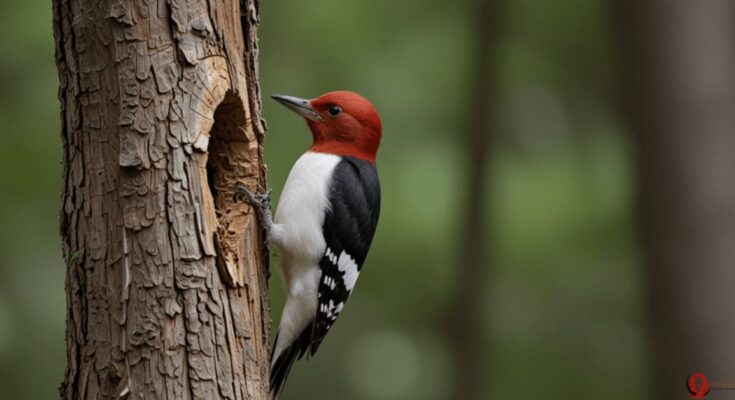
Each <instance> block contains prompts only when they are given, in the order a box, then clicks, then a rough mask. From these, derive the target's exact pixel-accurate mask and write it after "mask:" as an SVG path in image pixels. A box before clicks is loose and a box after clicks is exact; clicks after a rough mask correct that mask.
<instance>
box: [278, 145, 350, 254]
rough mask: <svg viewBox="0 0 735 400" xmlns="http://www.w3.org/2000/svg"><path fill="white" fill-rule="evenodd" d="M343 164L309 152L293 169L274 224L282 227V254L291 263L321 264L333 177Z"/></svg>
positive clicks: (331, 156) (337, 158)
mask: <svg viewBox="0 0 735 400" xmlns="http://www.w3.org/2000/svg"><path fill="white" fill-rule="evenodd" d="M340 160H341V158H340V157H339V156H335V155H332V154H324V153H314V152H307V153H304V155H302V156H301V157H300V158H299V159H298V160H297V161H296V163H295V164H294V166H293V168H291V172H290V173H289V175H288V179H286V185H285V186H284V187H283V192H282V193H281V197H280V199H279V202H278V209H277V210H276V215H275V218H274V222H275V223H276V224H280V225H281V226H282V227H283V240H282V241H281V243H280V247H281V251H282V252H283V253H284V256H286V257H288V258H289V259H291V260H292V261H295V262H299V261H300V262H303V263H307V264H311V263H318V262H319V260H320V259H321V257H322V255H323V254H324V250H325V247H326V244H325V241H324V235H323V233H322V225H323V224H324V215H325V213H326V211H327V209H328V207H329V189H330V183H331V179H332V174H333V172H334V168H335V167H336V166H337V164H338V163H339V162H340Z"/></svg>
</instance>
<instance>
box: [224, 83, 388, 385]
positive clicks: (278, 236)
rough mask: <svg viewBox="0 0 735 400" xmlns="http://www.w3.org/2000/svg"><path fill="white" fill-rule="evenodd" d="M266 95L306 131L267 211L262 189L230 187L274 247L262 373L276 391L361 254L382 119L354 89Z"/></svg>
mask: <svg viewBox="0 0 735 400" xmlns="http://www.w3.org/2000/svg"><path fill="white" fill-rule="evenodd" d="M272 97H273V99H275V100H276V101H278V102H279V103H281V104H282V105H284V106H286V107H287V108H289V109H290V110H292V111H294V112H296V113H297V114H299V115H300V116H302V117H304V119H305V120H306V123H307V124H308V126H309V128H310V130H311V134H312V138H313V143H312V145H311V147H310V148H309V149H308V150H307V151H306V152H305V153H304V154H303V155H302V156H301V157H300V158H299V159H298V160H297V161H296V163H295V164H294V165H293V167H292V168H291V172H290V173H289V175H288V178H287V179H286V184H285V186H284V187H283V191H282V193H281V197H280V200H279V203H278V208H277V210H276V214H275V218H273V217H272V216H271V212H270V207H269V195H258V194H253V193H251V192H249V191H247V189H245V188H244V186H239V188H238V192H239V193H240V194H241V195H243V197H244V198H245V200H246V201H248V202H249V203H250V204H251V205H253V206H254V207H255V209H256V212H257V213H258V217H259V219H260V224H261V225H262V226H263V229H264V231H265V233H266V237H267V241H268V243H269V244H274V245H275V246H276V247H277V248H278V250H280V256H281V263H280V267H281V273H282V276H283V282H284V285H285V290H286V293H287V298H286V304H285V306H284V308H283V312H282V314H281V321H280V324H279V327H278V333H277V334H276V340H275V343H274V345H273V351H272V354H271V373H270V389H271V391H272V392H273V393H274V394H275V395H276V397H278V395H279V394H280V392H281V390H282V389H283V385H284V383H285V381H286V378H287V376H288V373H289V371H290V369H291V366H292V365H293V363H294V361H295V360H297V359H301V358H302V357H303V356H304V355H306V354H308V355H309V356H313V355H314V353H316V351H317V349H318V348H319V345H320V344H321V342H322V340H323V339H324V336H325V335H326V334H327V332H329V330H330V328H331V327H332V325H333V324H334V322H335V320H336V319H337V317H338V316H339V314H340V312H341V311H342V308H343V307H344V305H345V303H346V302H347V299H348V298H349V297H350V294H351V293H352V291H353V290H354V288H355V282H356V281H357V277H358V276H359V274H360V270H361V269H362V266H363V264H364V262H365V258H366V257H367V253H368V250H369V249H370V244H371V243H372V240H373V236H374V235H375V229H376V226H377V224H378V215H379V213H380V182H379V180H378V173H377V169H376V166H375V157H376V154H377V152H378V147H379V146H380V140H381V137H382V127H381V123H380V117H379V116H378V113H377V111H376V110H375V108H374V107H373V105H372V104H371V103H370V102H369V101H368V100H366V99H365V98H363V97H362V96H360V95H358V94H357V93H354V92H348V91H335V92H329V93H326V94H324V95H322V96H319V97H316V98H314V99H310V100H309V99H301V98H298V97H293V96H284V95H274V96H272Z"/></svg>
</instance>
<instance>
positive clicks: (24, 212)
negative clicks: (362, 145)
mask: <svg viewBox="0 0 735 400" xmlns="http://www.w3.org/2000/svg"><path fill="white" fill-rule="evenodd" d="M473 4H474V2H462V1H458V2H446V1H439V0H425V1H419V0H406V1H401V2H396V1H389V0H372V1H368V0H360V1H351V2H344V1H339V0H312V1H308V2H297V1H292V2H279V1H262V2H261V18H262V22H261V27H260V39H261V40H260V48H261V53H260V55H261V57H260V62H261V68H260V71H261V85H262V91H263V93H264V95H267V94H271V93H285V94H292V95H297V96H303V97H313V96H317V95H319V94H321V93H323V92H326V91H329V90H334V89H349V90H354V91H357V92H360V93H362V94H363V95H365V97H367V98H369V99H370V100H371V101H372V102H373V103H374V104H375V105H376V106H377V108H378V110H379V111H380V113H381V116H382V120H383V130H384V139H383V144H382V149H381V152H380V154H379V159H378V165H379V171H380V176H381V180H382V185H383V214H382V216H381V221H380V225H379V228H378V233H377V236H376V240H375V242H374V245H373V250H372V252H371V254H370V257H369V258H368V261H367V265H366V267H365V273H364V274H363V275H362V278H361V282H360V285H359V289H358V290H357V291H356V293H355V295H354V296H353V297H352V300H351V301H350V304H349V306H348V307H347V311H346V312H345V313H343V314H342V317H341V320H340V322H339V323H338V324H337V325H336V326H335V329H333V330H332V333H331V334H330V335H329V339H328V340H326V341H325V343H324V345H323V346H322V347H321V349H320V352H319V354H318V355H317V356H316V357H315V358H313V359H312V360H310V361H308V363H303V362H301V363H299V364H297V365H296V367H295V368H294V370H293V372H292V376H291V378H290V380H289V383H288V385H287V387H286V391H285V394H284V398H285V399H288V398H297V397H300V398H304V399H311V398H314V399H316V398H323V396H322V395H323V393H324V392H323V389H324V385H325V381H328V382H329V383H328V384H329V386H330V388H331V389H332V390H333V396H332V397H331V398H334V399H358V400H360V399H365V400H371V399H375V400H390V399H429V400H430V399H446V398H450V397H451V394H452V393H453V390H452V387H451V385H452V376H453V374H454V371H453V368H454V367H453V364H452V358H453V356H452V354H451V351H452V350H451V347H450V346H449V345H448V339H447V337H446V334H445V333H446V332H445V331H446V330H445V329H444V327H443V325H444V324H445V323H446V321H447V317H446V315H445V314H446V313H447V312H448V310H449V309H450V305H451V304H452V298H453V296H454V293H455V285H456V284H457V276H458V274H457V272H458V270H459V269H460V268H462V267H463V266H462V265H459V263H458V261H457V260H458V259H460V257H461V255H462V253H463V243H462V240H461V238H462V235H461V232H462V230H463V229H464V227H463V223H464V219H463V218H462V215H463V213H464V211H465V210H464V209H463V208H464V206H465V202H466V195H465V193H467V188H466V187H465V185H464V182H465V178H464V177H465V176H466V175H467V169H468V168H469V166H468V164H467V162H466V154H465V152H466V148H467V146H466V145H465V144H464V142H463V141H464V140H465V138H466V136H467V132H466V130H467V129H468V126H469V124H468V121H467V120H468V118H471V110H473V109H475V107H474V106H475V105H474V104H472V102H473V100H474V99H476V98H477V96H474V95H473V94H472V92H473V90H475V89H476V90H483V89H481V88H476V87H475V86H474V83H473V79H474V75H473V65H471V64H472V62H473V59H474V58H473V54H472V52H473V51H474V49H475V47H476V39H475V37H474V35H475V32H474V31H473V29H474V25H473V24H472V21H474V19H473V18H472V15H473V13H474V11H473V9H472V7H473ZM0 37H3V38H4V40H2V41H0V90H2V93H3V96H1V97H0V126H1V127H2V128H0V134H1V135H2V139H3V140H2V143H3V144H2V145H1V146H0V188H2V189H0V227H1V229H0V393H1V395H0V397H3V398H8V399H16V398H17V399H20V398H24V399H25V398H27V399H48V398H53V397H56V396H57V393H56V388H57V386H58V384H59V383H60V382H61V379H62V376H63V369H64V365H65V347H64V320H65V315H64V314H65V306H64V302H65V300H64V268H65V267H64V264H63V261H62V258H61V254H60V253H61V251H60V239H59V237H58V233H57V232H58V227H57V210H58V206H59V191H60V188H61V179H60V178H61V169H60V160H61V149H60V146H61V144H60V137H59V120H58V119H59V111H58V102H57V98H56V91H57V84H58V81H57V73H56V67H55V65H54V58H53V52H54V48H53V46H54V44H53V43H54V42H53V37H52V31H51V6H50V5H49V4H48V3H47V2H31V1H17V2H5V3H4V7H3V12H2V13H0ZM611 37H612V33H611V21H610V10H608V3H607V2H604V1H601V0H565V1H556V0H535V1H530V0H514V1H506V2H505V6H504V10H503V18H502V24H501V26H499V28H498V29H497V37H496V40H497V47H496V54H495V55H494V56H493V59H494V63H495V68H494V72H493V76H492V79H493V82H494V84H493V87H494V90H493V92H492V93H487V96H492V99H493V100H492V104H493V105H494V106H493V109H492V110H490V115H492V116H493V140H492V146H491V148H490V149H489V152H488V155H487V156H488V164H487V171H486V172H487V173H486V174H485V178H484V189H485V194H486V196H485V198H484V200H483V205H484V206H486V207H487V212H486V213H485V215H486V218H485V220H484V221H482V223H483V224H485V227H486V229H487V231H488V235H487V243H486V251H487V254H488V256H489V261H488V265H487V267H486V270H485V271H483V275H482V282H480V284H481V287H482V291H481V296H480V299H479V301H480V304H479V309H480V310H481V321H479V322H480V327H481V334H480V337H481V341H480V343H479V344H478V347H477V349H476V355H477V357H478V359H479V360H481V365H482V371H481V376H482V378H483V379H482V398H497V399H499V398H505V399H508V398H510V399H540V398H544V399H564V398H569V397H570V395H571V394H572V393H573V394H574V396H575V397H577V398H595V399H621V398H625V399H644V398H648V397H649V396H648V390H649V387H648V383H647V382H648V378H649V376H648V370H649V358H650V357H649V343H648V340H647V331H646V325H645V312H644V310H645V307H644V306H643V303H644V300H645V297H644V295H643V290H642V289H643V279H642V278H643V274H642V270H641V266H642V265H641V264H642V262H641V257H640V256H639V253H640V251H639V246H638V240H637V236H636V231H635V219H634V212H633V211H634V205H635V202H634V199H633V195H634V190H633V184H634V180H633V179H634V177H635V176H634V174H635V171H634V166H633V165H632V154H631V147H632V145H631V143H630V142H629V135H627V132H625V129H624V124H623V123H622V122H621V121H620V115H619V112H618V111H617V110H616V107H615V101H616V99H615V97H614V95H615V83H614V82H616V77H617V74H618V60H617V59H616V58H615V54H616V53H615V52H614V48H613V47H614V46H613V41H612V39H611ZM263 102H264V113H265V118H266V120H267V121H268V125H269V131H268V133H267V136H266V143H265V145H266V160H267V163H268V167H269V169H268V170H269V177H268V178H269V183H270V185H272V187H273V189H274V198H275V199H277V198H278V194H279V193H280V188H281V186H282V185H283V183H284V181H285V178H286V176H287V173H288V171H289V168H290V166H291V164H292V163H293V161H294V160H295V159H296V158H297V157H298V156H299V155H300V153H301V152H302V151H303V150H304V149H305V148H306V147H307V146H308V145H309V143H310V135H309V134H308V132H307V130H306V126H305V125H304V123H303V122H302V121H300V120H299V119H298V118H296V117H295V116H294V115H292V114H291V113H289V112H287V111H286V110H285V109H283V108H281V107H280V106H278V105H277V104H276V103H275V102H273V101H271V100H270V99H268V98H264V100H263ZM272 282H273V285H272V288H273V290H272V292H273V295H272V306H273V307H272V308H273V319H274V320H276V321H277V320H278V318H279V310H280V307H281V305H282V295H283V292H282V289H281V286H280V284H279V282H278V277H276V276H275V275H274V278H273V281H272ZM613 282H614V284H613Z"/></svg>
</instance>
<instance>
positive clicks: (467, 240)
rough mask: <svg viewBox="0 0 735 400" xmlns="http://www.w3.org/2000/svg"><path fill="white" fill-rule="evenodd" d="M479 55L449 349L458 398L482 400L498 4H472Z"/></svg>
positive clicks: (481, 0)
mask: <svg viewBox="0 0 735 400" xmlns="http://www.w3.org/2000/svg"><path fill="white" fill-rule="evenodd" d="M470 4H471V12H472V13H473V17H472V20H473V22H474V24H473V25H472V36H473V39H474V51H473V52H472V53H471V55H472V57H471V59H470V60H471V62H470V68H471V74H469V75H470V76H471V77H472V80H471V85H469V87H468V88H467V92H468V94H469V96H468V97H469V99H470V101H469V104H468V107H467V114H466V121H467V126H465V128H464V129H465V140H464V142H465V146H466V147H465V154H467V155H468V157H467V164H466V167H465V171H466V174H465V176H466V177H467V180H466V182H465V187H466V190H467V192H466V194H465V196H466V199H465V205H464V206H463V207H461V208H460V210H461V215H460V216H459V217H460V220H461V221H463V225H462V233H461V234H460V238H461V242H460V243H459V245H458V248H459V249H460V251H459V254H458V256H457V259H458V260H459V263H458V266H457V271H458V277H457V284H456V287H455V298H454V303H453V304H452V306H451V307H450V309H449V323H448V324H447V326H448V327H449V332H448V333H449V345H450V347H451V348H452V354H453V355H454V358H455V359H454V382H453V390H454V394H453V396H452V398H453V399H463V400H475V399H481V398H483V397H482V392H483V383H484V378H485V377H486V376H487V374H485V373H484V371H483V370H482V367H483V363H482V358H483V356H482V355H483V353H484V350H483V348H484V346H483V340H482V335H481V330H482V325H481V322H482V320H483V319H484V316H483V315H482V312H481V308H480V304H481V302H482V296H483V290H482V289H483V282H484V281H485V279H486V276H487V273H488V272H489V271H488V269H489V259H488V256H487V247H488V241H489V240H488V235H487V229H486V228H485V221H486V218H485V216H486V212H487V211H488V205H487V201H486V200H485V199H486V198H487V193H486V192H487V191H486V185H485V182H486V181H487V179H486V177H487V170H488V161H489V159H490V157H489V156H488V155H489V154H488V153H489V151H490V148H489V145H490V141H491V131H492V123H493V121H492V118H491V115H492V106H493V102H492V96H493V95H494V93H495V90H494V88H493V79H494V78H495V49H496V44H497V35H498V23H497V22H498V21H499V20H500V18H498V13H499V12H500V11H501V10H500V8H501V7H500V4H499V2H498V1H497V0H474V1H471V2H470Z"/></svg>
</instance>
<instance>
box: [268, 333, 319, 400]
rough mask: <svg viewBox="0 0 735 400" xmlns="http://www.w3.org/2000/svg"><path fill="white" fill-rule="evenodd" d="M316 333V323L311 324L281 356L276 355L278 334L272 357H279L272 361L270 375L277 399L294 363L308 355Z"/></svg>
mask: <svg viewBox="0 0 735 400" xmlns="http://www.w3.org/2000/svg"><path fill="white" fill-rule="evenodd" d="M313 332H314V321H312V322H310V323H309V325H307V326H306V328H304V330H303V331H301V334H299V337H297V338H296V340H294V342H293V343H291V345H290V346H288V347H286V348H285V349H283V351H281V353H280V354H278V355H276V354H275V348H276V346H277V344H278V334H276V340H275V342H274V343H273V353H271V357H277V358H276V360H275V362H273V360H271V374H270V390H271V393H274V397H275V398H276V399H277V398H278V397H279V396H280V394H281V391H282V390H283V386H284V385H285V383H286V378H288V373H289V372H290V371H291V366H293V363H294V361H296V360H300V359H301V358H302V357H303V356H304V354H306V352H307V350H308V349H309V345H310V344H311V338H312V334H313Z"/></svg>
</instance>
